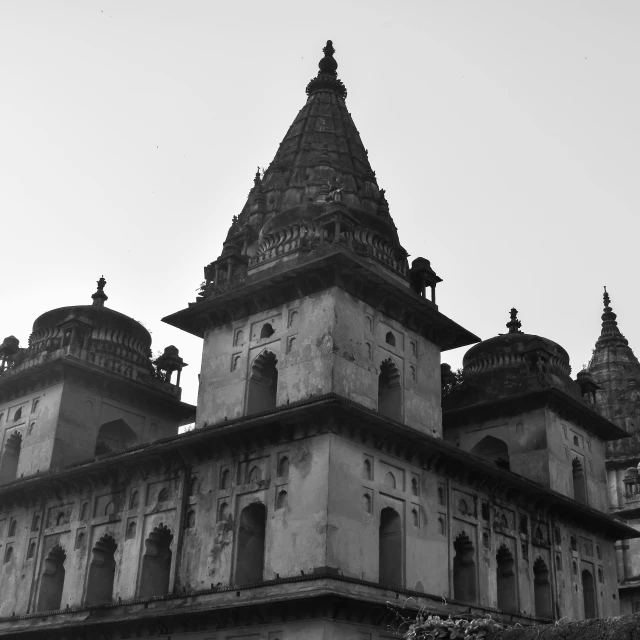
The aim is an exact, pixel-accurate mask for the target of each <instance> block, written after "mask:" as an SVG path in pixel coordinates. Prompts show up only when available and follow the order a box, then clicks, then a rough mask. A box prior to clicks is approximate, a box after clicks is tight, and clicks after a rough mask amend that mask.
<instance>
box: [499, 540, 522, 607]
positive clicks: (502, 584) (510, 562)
mask: <svg viewBox="0 0 640 640" xmlns="http://www.w3.org/2000/svg"><path fill="white" fill-rule="evenodd" d="M496 583H497V589H498V594H497V595H498V609H501V610H502V611H511V612H514V611H517V610H518V592H517V585H516V572H515V560H514V558H513V554H512V553H511V551H509V549H508V548H507V547H506V546H505V545H502V546H501V547H500V548H499V549H498V553H497V554H496Z"/></svg>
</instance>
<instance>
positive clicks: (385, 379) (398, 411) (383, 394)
mask: <svg viewBox="0 0 640 640" xmlns="http://www.w3.org/2000/svg"><path fill="white" fill-rule="evenodd" d="M378 412H379V413H381V414H382V415H384V416H387V418H391V419H393V420H398V421H399V422H401V421H402V385H401V384H400V370H399V369H398V365H397V364H396V363H395V362H394V361H393V360H392V359H391V358H387V359H386V360H384V361H383V362H382V364H381V365H380V374H379V375H378Z"/></svg>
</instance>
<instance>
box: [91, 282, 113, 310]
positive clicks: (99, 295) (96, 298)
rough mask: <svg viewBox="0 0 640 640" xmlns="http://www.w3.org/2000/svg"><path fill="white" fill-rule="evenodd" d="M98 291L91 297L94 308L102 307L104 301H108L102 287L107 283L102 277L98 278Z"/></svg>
mask: <svg viewBox="0 0 640 640" xmlns="http://www.w3.org/2000/svg"><path fill="white" fill-rule="evenodd" d="M97 284H98V289H97V291H96V292H95V293H94V294H93V295H92V296H91V297H92V298H93V304H94V306H96V307H104V303H105V301H107V300H108V299H109V297H108V296H107V294H106V293H105V292H104V286H105V285H106V284H107V281H106V280H105V279H104V276H100V280H98V282H97Z"/></svg>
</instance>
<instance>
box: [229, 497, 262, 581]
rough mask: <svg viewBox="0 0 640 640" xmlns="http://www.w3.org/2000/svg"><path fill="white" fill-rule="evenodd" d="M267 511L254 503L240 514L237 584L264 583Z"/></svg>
mask: <svg viewBox="0 0 640 640" xmlns="http://www.w3.org/2000/svg"><path fill="white" fill-rule="evenodd" d="M266 521H267V510H266V508H265V506H264V505H263V504H260V503H258V502H254V503H253V504H250V505H249V506H247V507H245V508H244V509H243V510H242V512H241V513H240V520H239V527H238V538H237V540H238V546H237V550H236V570H235V573H234V575H235V583H236V584H249V583H251V582H262V580H263V572H264V542H265V527H266Z"/></svg>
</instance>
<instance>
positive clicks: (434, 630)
mask: <svg viewBox="0 0 640 640" xmlns="http://www.w3.org/2000/svg"><path fill="white" fill-rule="evenodd" d="M505 628H506V627H505V626H504V625H502V624H500V623H499V622H496V621H495V620H493V619H492V618H490V617H487V618H475V619H474V620H467V619H465V618H459V619H457V620H454V619H453V618H451V617H448V618H441V617H440V616H432V615H430V616H424V615H423V614H418V616H417V617H416V621H415V622H414V623H413V624H411V625H410V626H409V629H408V631H407V632H406V633H405V636H404V638H405V640H449V639H450V640H455V639H456V638H458V639H460V638H466V639H469V640H470V639H473V640H475V639H476V638H478V639H480V638H484V637H486V636H487V634H488V633H489V632H493V631H500V630H501V629H505Z"/></svg>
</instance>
